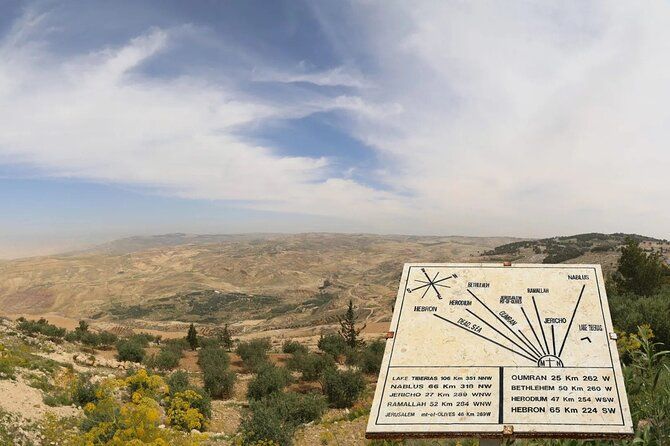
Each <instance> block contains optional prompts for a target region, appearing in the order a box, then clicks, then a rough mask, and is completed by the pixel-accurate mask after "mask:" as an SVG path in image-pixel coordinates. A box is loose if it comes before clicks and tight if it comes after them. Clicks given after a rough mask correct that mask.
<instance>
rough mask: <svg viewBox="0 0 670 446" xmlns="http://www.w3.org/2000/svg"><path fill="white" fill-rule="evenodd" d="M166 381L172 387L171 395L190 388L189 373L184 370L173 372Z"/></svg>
mask: <svg viewBox="0 0 670 446" xmlns="http://www.w3.org/2000/svg"><path fill="white" fill-rule="evenodd" d="M165 383H166V384H167V385H168V387H169V388H170V395H174V394H175V393H178V392H183V391H184V390H186V389H187V388H188V373H186V372H185V371H183V370H177V371H176V372H172V374H171V375H170V376H168V377H167V378H166V380H165Z"/></svg>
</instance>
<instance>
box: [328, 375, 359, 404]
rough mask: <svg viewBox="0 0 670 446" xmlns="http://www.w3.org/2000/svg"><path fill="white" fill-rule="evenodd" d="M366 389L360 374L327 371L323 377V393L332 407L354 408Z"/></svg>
mask: <svg viewBox="0 0 670 446" xmlns="http://www.w3.org/2000/svg"><path fill="white" fill-rule="evenodd" d="M364 389H365V380H364V379H363V375H362V374H361V373H360V372H356V371H351V370H349V371H339V370H326V372H325V373H324V375H323V393H324V394H325V395H326V398H327V399H328V404H329V405H330V406H331V407H335V408H345V407H351V406H353V404H354V403H355V402H356V400H357V399H358V397H359V396H360V395H361V393H362V392H363V390H364Z"/></svg>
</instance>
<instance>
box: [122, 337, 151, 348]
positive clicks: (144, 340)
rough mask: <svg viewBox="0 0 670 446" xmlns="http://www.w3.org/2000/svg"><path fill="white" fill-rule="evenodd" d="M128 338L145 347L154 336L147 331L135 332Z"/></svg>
mask: <svg viewBox="0 0 670 446" xmlns="http://www.w3.org/2000/svg"><path fill="white" fill-rule="evenodd" d="M128 340H129V341H131V342H134V343H136V344H138V345H140V346H141V347H143V348H145V347H148V346H149V343H150V342H153V341H155V340H156V337H155V336H152V335H150V334H148V333H135V334H134V335H132V336H130V337H129V338H128Z"/></svg>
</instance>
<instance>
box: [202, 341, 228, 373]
mask: <svg viewBox="0 0 670 446" xmlns="http://www.w3.org/2000/svg"><path fill="white" fill-rule="evenodd" d="M198 365H199V366H200V368H202V369H203V370H204V369H205V368H209V367H218V368H223V369H225V368H228V366H229V365H230V356H229V355H228V352H226V351H225V350H224V349H223V348H221V347H205V348H203V349H201V350H200V351H199V352H198Z"/></svg>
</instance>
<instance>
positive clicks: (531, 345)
mask: <svg viewBox="0 0 670 446" xmlns="http://www.w3.org/2000/svg"><path fill="white" fill-rule="evenodd" d="M519 334H520V335H521V336H523V338H524V339H525V340H526V342H528V345H530V347H531V348H532V349H533V351H534V352H535V354H536V355H538V356H543V354H542V353H540V352H539V351H537V348H536V347H535V346H534V345H533V344H532V343H531V342H530V341H529V340H528V338H527V337H526V335H525V334H523V331H521V330H519Z"/></svg>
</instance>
